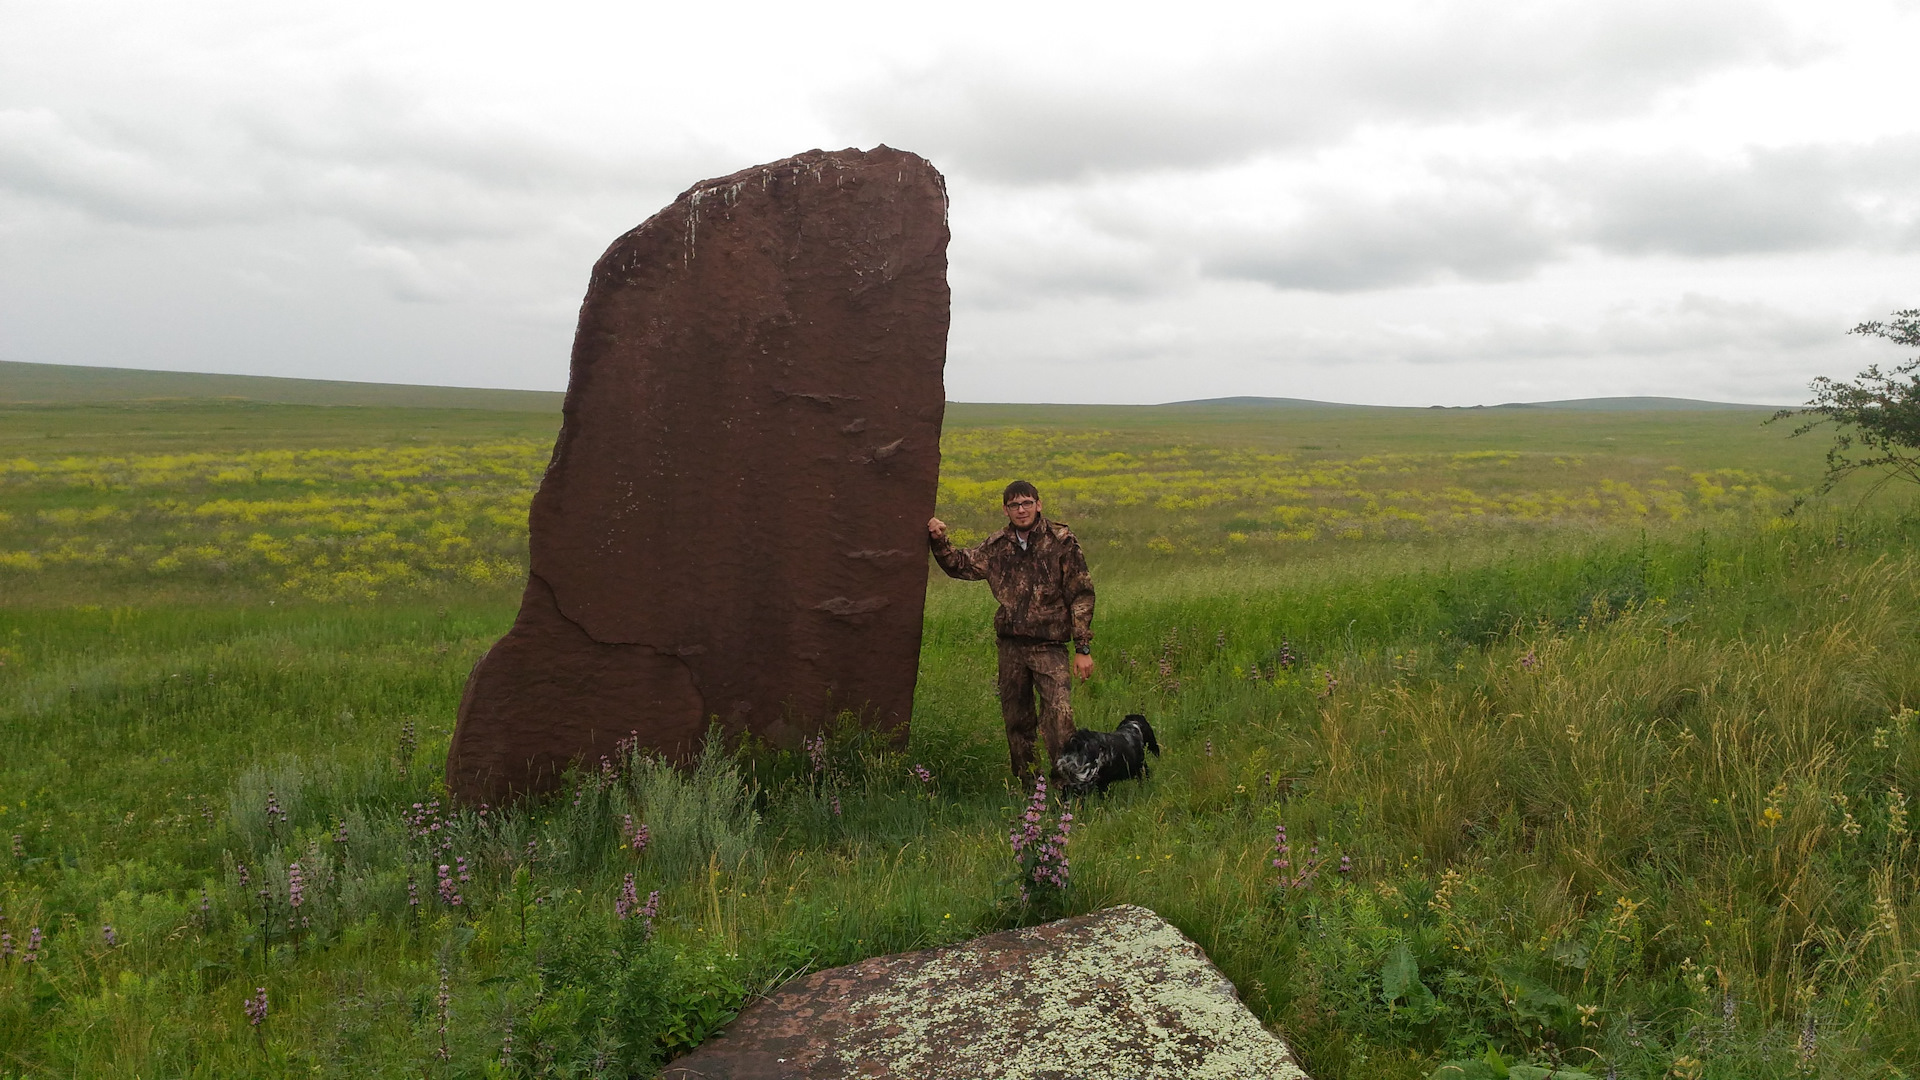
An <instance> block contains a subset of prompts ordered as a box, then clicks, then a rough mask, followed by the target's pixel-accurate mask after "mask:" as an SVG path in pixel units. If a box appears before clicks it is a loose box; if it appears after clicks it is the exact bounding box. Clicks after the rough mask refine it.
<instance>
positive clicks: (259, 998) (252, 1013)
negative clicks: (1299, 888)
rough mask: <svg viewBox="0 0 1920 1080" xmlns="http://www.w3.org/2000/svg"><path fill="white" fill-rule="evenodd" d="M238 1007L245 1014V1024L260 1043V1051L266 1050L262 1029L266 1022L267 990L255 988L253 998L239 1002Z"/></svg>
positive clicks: (265, 1037) (264, 1034) (265, 1034)
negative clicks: (244, 1011)
mask: <svg viewBox="0 0 1920 1080" xmlns="http://www.w3.org/2000/svg"><path fill="white" fill-rule="evenodd" d="M240 1007H241V1008H243V1009H245V1010H246V1012H247V1024H248V1025H249V1026H250V1027H252V1028H253V1034H254V1037H255V1038H256V1039H258V1040H259V1041H260V1049H261V1050H262V1051H264V1050H266V1048H267V1033H266V1029H265V1028H264V1027H262V1025H264V1024H265V1023H266V1022H267V988H266V987H264V986H256V987H254V990H253V996H252V997H250V998H246V999H244V1000H242V1001H241V1003H240Z"/></svg>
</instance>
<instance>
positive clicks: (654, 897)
mask: <svg viewBox="0 0 1920 1080" xmlns="http://www.w3.org/2000/svg"><path fill="white" fill-rule="evenodd" d="M659 914H660V890H659V889H655V890H653V891H652V892H650V893H648V894H647V902H646V903H645V904H643V905H641V908H640V912H639V915H640V918H641V919H643V920H645V922H644V923H643V924H642V925H643V926H644V927H645V928H646V934H645V936H646V937H649V938H650V937H652V936H653V920H654V917H655V916H657V915H659Z"/></svg>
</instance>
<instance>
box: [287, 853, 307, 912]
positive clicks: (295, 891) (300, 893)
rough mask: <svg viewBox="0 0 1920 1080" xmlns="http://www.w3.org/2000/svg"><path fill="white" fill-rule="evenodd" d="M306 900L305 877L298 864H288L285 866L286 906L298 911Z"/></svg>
mask: <svg viewBox="0 0 1920 1080" xmlns="http://www.w3.org/2000/svg"><path fill="white" fill-rule="evenodd" d="M306 900H307V879H306V875H304V874H302V873H301V872H300V864H299V863H297V862H296V863H290V864H288V866H287V906H288V907H290V908H292V909H294V910H295V911H299V910H300V905H301V904H304V903H306Z"/></svg>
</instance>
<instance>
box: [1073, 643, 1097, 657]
mask: <svg viewBox="0 0 1920 1080" xmlns="http://www.w3.org/2000/svg"><path fill="white" fill-rule="evenodd" d="M1073 651H1074V652H1077V653H1079V654H1080V655H1081V656H1092V655H1093V642H1091V641H1076V642H1074V643H1073Z"/></svg>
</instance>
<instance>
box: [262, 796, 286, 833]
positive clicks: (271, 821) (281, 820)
mask: <svg viewBox="0 0 1920 1080" xmlns="http://www.w3.org/2000/svg"><path fill="white" fill-rule="evenodd" d="M286 823H287V812H286V811H285V810H282V809H280V798H279V796H277V795H275V794H274V793H273V792H272V791H269V792H267V831H268V832H275V831H276V830H277V829H278V828H279V827H280V826H281V825H285V824H286Z"/></svg>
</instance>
